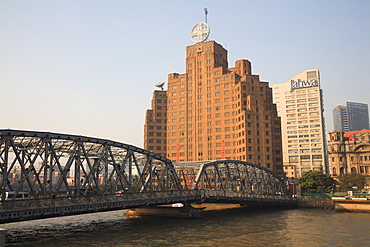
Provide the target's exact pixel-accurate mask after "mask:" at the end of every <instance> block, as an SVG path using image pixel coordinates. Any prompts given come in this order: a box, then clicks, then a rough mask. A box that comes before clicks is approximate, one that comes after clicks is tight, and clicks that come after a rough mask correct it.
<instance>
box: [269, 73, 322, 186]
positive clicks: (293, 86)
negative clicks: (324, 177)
mask: <svg viewBox="0 0 370 247" xmlns="http://www.w3.org/2000/svg"><path fill="white" fill-rule="evenodd" d="M273 88H274V102H275V103H276V105H277V109H278V114H279V116H280V117H281V128H282V147H283V165H284V172H285V175H286V177H287V179H288V180H289V181H290V182H292V183H297V182H298V178H299V177H300V176H302V174H303V173H304V172H307V171H310V170H321V169H322V170H323V171H324V172H325V173H329V166H328V162H327V154H326V150H327V146H326V138H325V121H324V116H323V111H324V110H323V94H322V90H321V89H320V73H319V70H318V69H309V70H304V71H302V72H301V73H299V74H298V75H296V76H295V77H293V78H292V79H290V80H288V81H286V82H284V83H277V84H274V85H273Z"/></svg>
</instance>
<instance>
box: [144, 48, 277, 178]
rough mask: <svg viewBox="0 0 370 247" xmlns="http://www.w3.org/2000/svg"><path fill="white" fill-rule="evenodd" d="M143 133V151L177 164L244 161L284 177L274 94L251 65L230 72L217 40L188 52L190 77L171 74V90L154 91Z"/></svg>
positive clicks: (238, 65)
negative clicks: (203, 161)
mask: <svg viewBox="0 0 370 247" xmlns="http://www.w3.org/2000/svg"><path fill="white" fill-rule="evenodd" d="M165 101H166V103H165ZM144 129H145V131H144V133H145V134H144V136H145V137H144V148H145V149H147V150H150V151H153V152H156V153H158V154H161V155H163V156H165V157H167V158H168V159H171V160H172V161H174V162H181V161H202V160H220V159H232V160H243V161H248V162H251V163H255V164H260V165H262V166H264V167H266V168H269V169H271V170H273V171H275V172H276V173H278V174H283V171H282V151H281V150H282V147H281V128H280V118H279V117H278V116H277V111H276V106H275V105H274V104H273V100H272V89H271V88H270V87H269V84H268V82H261V81H260V79H259V76H258V75H253V74H252V69H251V63H250V62H249V61H248V60H238V61H236V63H235V67H234V68H228V61H227V50H225V49H224V48H223V47H222V46H221V45H220V44H218V43H216V42H215V41H209V42H204V43H202V42H198V43H197V44H195V45H191V46H188V47H187V48H186V73H185V74H177V73H172V74H169V75H168V85H167V91H154V94H153V99H152V109H150V110H147V113H146V121H145V126H144Z"/></svg>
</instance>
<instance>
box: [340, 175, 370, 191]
mask: <svg viewBox="0 0 370 247" xmlns="http://www.w3.org/2000/svg"><path fill="white" fill-rule="evenodd" d="M338 180H339V186H340V188H341V189H345V190H353V187H357V189H358V190H362V189H363V188H364V187H365V186H366V184H367V177H366V176H365V175H362V174H359V173H347V174H344V175H343V176H341V177H339V178H338Z"/></svg>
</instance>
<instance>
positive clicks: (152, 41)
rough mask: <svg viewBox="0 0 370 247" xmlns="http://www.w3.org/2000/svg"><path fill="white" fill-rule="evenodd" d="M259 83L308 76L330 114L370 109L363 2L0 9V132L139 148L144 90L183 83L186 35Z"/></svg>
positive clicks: (369, 35)
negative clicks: (247, 66) (201, 30)
mask: <svg viewBox="0 0 370 247" xmlns="http://www.w3.org/2000/svg"><path fill="white" fill-rule="evenodd" d="M205 7H207V8H208V11H209V14H208V24H209V25H210V27H211V35H210V37H209V38H210V39H211V40H215V41H216V42H218V43H220V44H221V45H223V46H224V47H225V48H226V49H227V50H228V52H229V67H234V62H235V61H236V60H238V59H248V60H250V61H251V62H252V69H253V74H257V75H260V78H261V79H262V80H263V81H268V82H270V84H274V83H280V82H285V81H287V80H289V79H290V78H292V77H293V76H295V75H296V74H298V73H299V72H301V71H302V70H305V69H312V68H319V70H320V75H321V85H322V88H323V90H324V103H325V116H326V119H327V123H326V125H327V130H328V131H332V130H333V127H332V120H331V119H332V113H331V110H332V108H333V106H334V105H337V104H343V103H345V102H346V101H356V102H362V103H367V104H369V103H370V99H369V94H370V77H369V70H370V14H369V13H370V1H369V0H362V1H361V0H356V1H350V0H348V1H339V0H325V1H322V0H310V1H303V0H302V1H296V0H290V1H285V0H279V1H275V0H271V1H250V0H240V1H232V0H231V1H226V0H224V1H209V0H208V1H204V2H202V1H195V0H186V1H154V0H153V1H137V0H135V1H132V0H130V1H128V0H127V1H125V0H109V1H102V0H100V1H98V0H60V1H56V0H55V1H50V0H43V1H41V0H17V1H15V0H0V93H1V96H0V129H8V128H10V129H26V130H40V131H51V132H61V133H69V134H78V135H87V136H95V137H100V138H106V139H111V140H116V141H120V142H124V143H129V144H133V145H136V146H139V147H142V143H143V125H144V118H145V111H146V109H148V108H150V104H151V96H152V92H153V90H154V89H156V88H155V86H154V85H155V84H156V83H157V82H159V81H164V80H167V75H168V74H169V73H172V72H178V73H181V74H182V73H184V72H185V48H186V46H188V45H192V44H193V42H192V41H191V39H190V37H189V34H190V31H191V28H192V27H193V26H194V25H195V24H196V23H197V22H201V21H204V12H203V9H204V8H205Z"/></svg>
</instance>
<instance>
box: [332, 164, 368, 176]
mask: <svg viewBox="0 0 370 247" xmlns="http://www.w3.org/2000/svg"><path fill="white" fill-rule="evenodd" d="M357 172H358V171H357V168H356V167H351V173H357ZM345 173H346V169H345V168H344V167H340V168H339V174H338V170H337V168H336V167H333V168H332V173H331V174H332V175H333V176H338V175H340V176H343V175H344V174H345ZM360 173H362V174H370V166H360Z"/></svg>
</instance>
